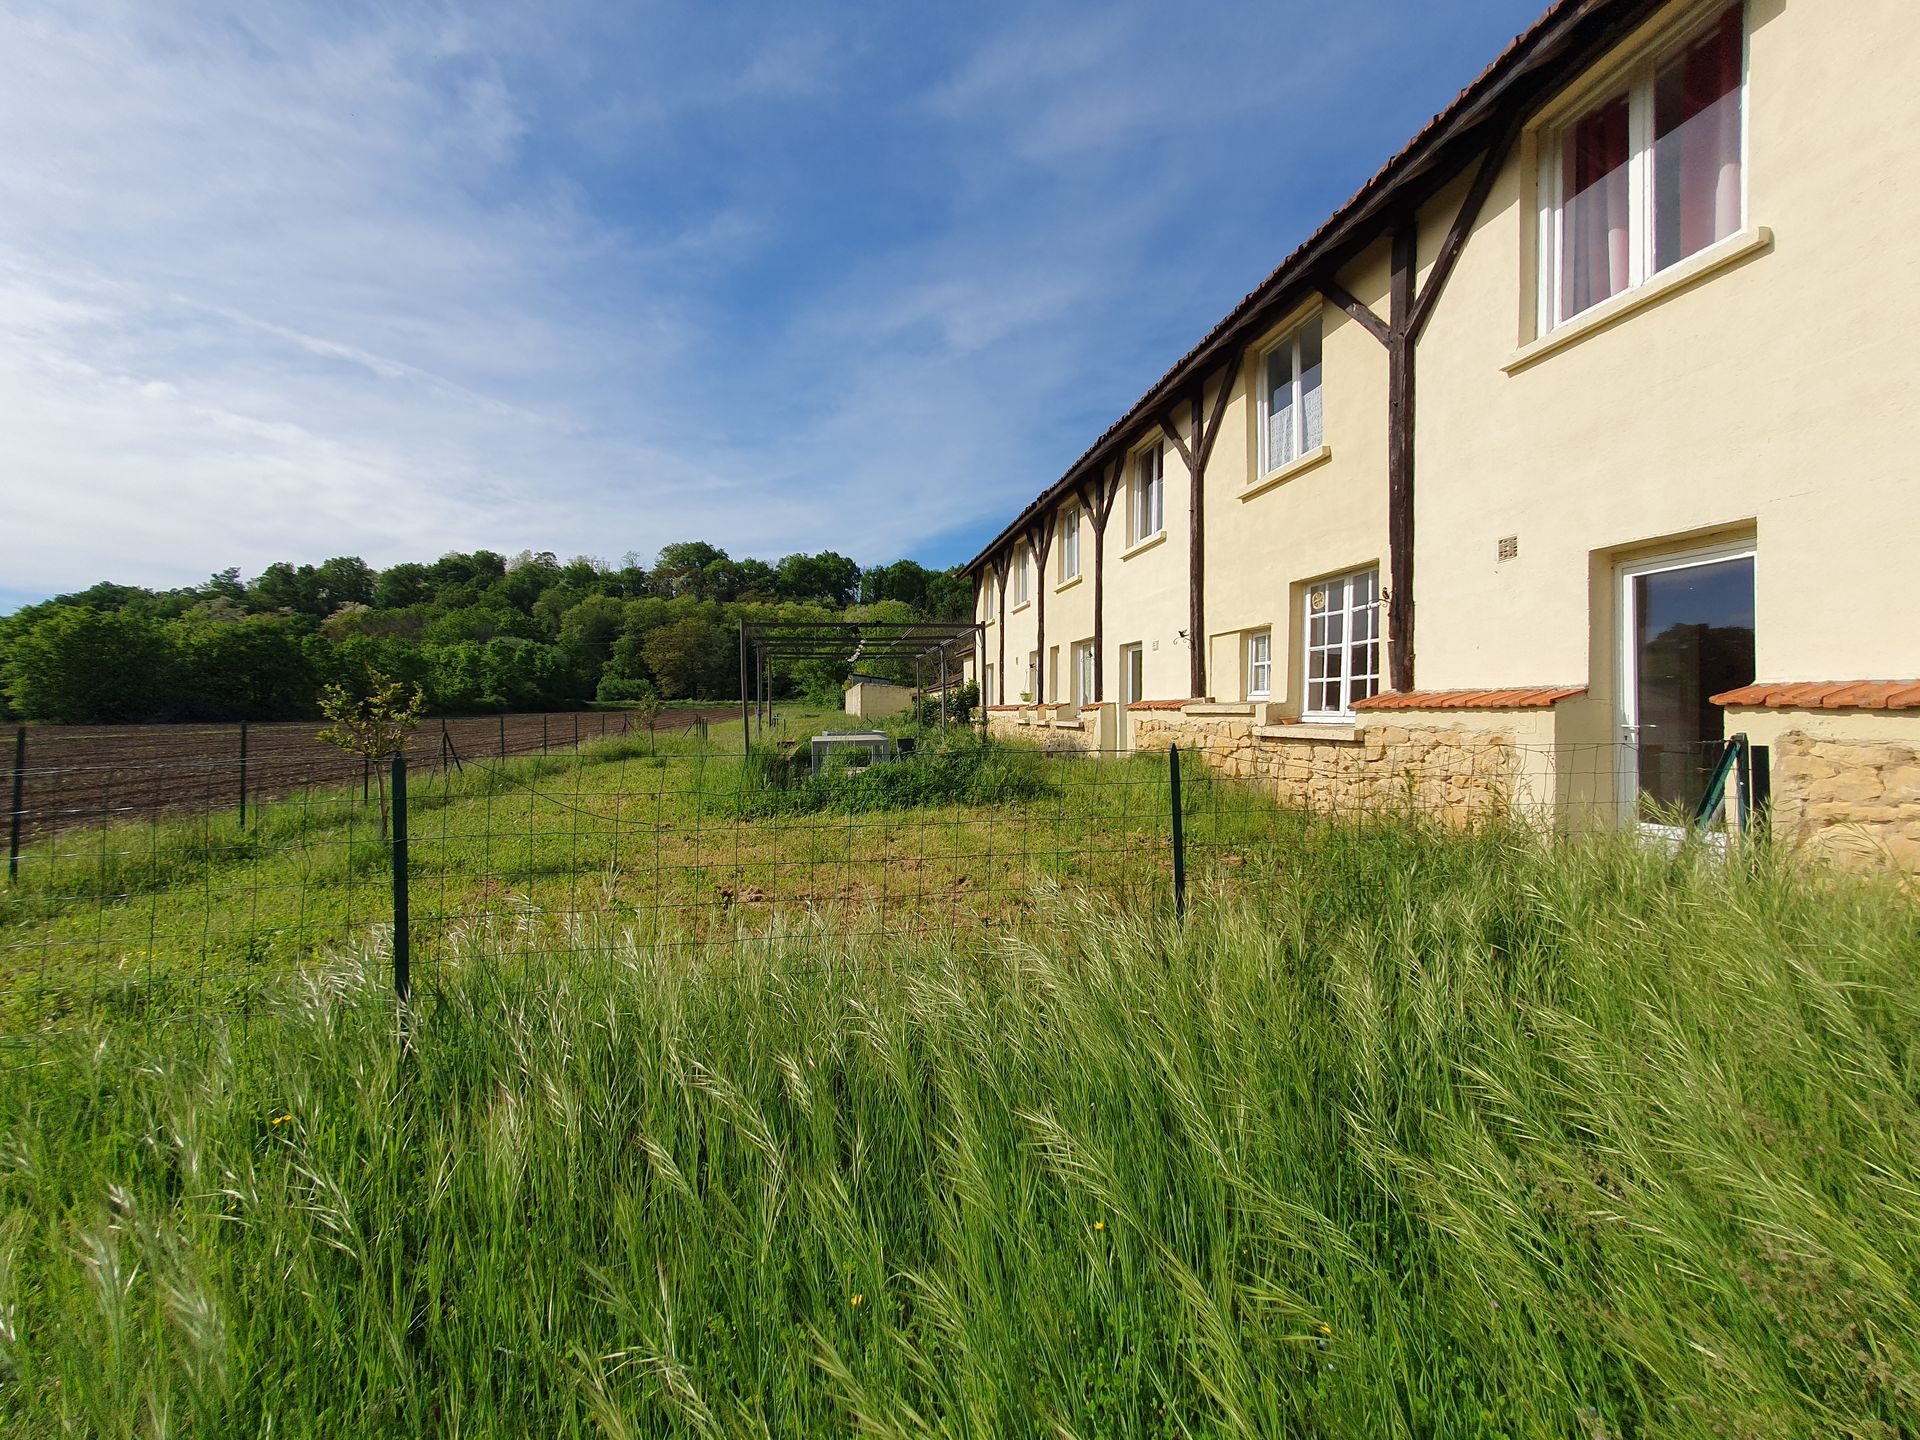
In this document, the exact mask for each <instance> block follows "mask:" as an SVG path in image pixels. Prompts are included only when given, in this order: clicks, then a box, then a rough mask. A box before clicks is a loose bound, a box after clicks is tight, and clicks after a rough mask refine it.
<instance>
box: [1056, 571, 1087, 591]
mask: <svg viewBox="0 0 1920 1440" xmlns="http://www.w3.org/2000/svg"><path fill="white" fill-rule="evenodd" d="M1079 583H1080V577H1079V576H1078V575H1077V574H1076V575H1069V576H1068V577H1067V578H1066V579H1064V580H1062V581H1061V582H1060V583H1059V584H1058V585H1056V586H1054V587H1053V593H1054V594H1056V595H1058V594H1059V593H1060V592H1061V591H1062V590H1071V589H1072V588H1073V587H1074V586H1076V585H1078V584H1079Z"/></svg>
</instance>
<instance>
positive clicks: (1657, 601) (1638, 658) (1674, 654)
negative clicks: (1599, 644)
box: [1633, 558, 1754, 819]
mask: <svg viewBox="0 0 1920 1440" xmlns="http://www.w3.org/2000/svg"><path fill="white" fill-rule="evenodd" d="M1633 612H1634V635H1633V663H1634V672H1635V673H1634V676H1633V689H1634V700H1635V706H1636V722H1637V724H1638V726H1639V734H1638V737H1637V747H1638V758H1637V763H1638V768H1639V783H1640V811H1641V817H1642V818H1643V819H1654V818H1656V817H1657V818H1661V819H1672V818H1673V817H1674V816H1675V815H1676V814H1682V813H1691V811H1692V810H1693V807H1694V806H1695V805H1697V804H1698V803H1699V801H1700V797H1701V796H1702V795H1703V794H1704V793H1705V791H1706V784H1707V777H1708V775H1709V774H1710V773H1711V772H1712V770H1713V766H1714V762H1715V761H1716V760H1717V759H1718V758H1719V752H1720V746H1721V743H1722V742H1723V741H1724V740H1725V739H1726V717H1725V715H1724V714H1723V713H1722V711H1721V710H1720V707H1719V706H1717V705H1713V704H1710V703H1708V697H1709V696H1712V695H1718V694H1719V693H1721V692H1722V691H1723V690H1734V689H1738V688H1739V687H1740V686H1742V685H1751V684H1752V683H1753V675H1754V658H1753V657H1754V649H1753V561H1752V559H1751V558H1742V559H1739V560H1720V561H1715V562H1713V563H1711V564H1707V565H1689V566H1687V567H1686V568H1685V569H1681V570H1662V571H1658V572H1656V573H1654V574H1651V575H1639V576H1636V577H1634V580H1633Z"/></svg>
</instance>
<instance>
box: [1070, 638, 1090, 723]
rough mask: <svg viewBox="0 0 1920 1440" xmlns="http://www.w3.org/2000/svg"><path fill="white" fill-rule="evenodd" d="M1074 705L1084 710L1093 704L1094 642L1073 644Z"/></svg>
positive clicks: (1084, 641)
mask: <svg viewBox="0 0 1920 1440" xmlns="http://www.w3.org/2000/svg"><path fill="white" fill-rule="evenodd" d="M1073 703H1074V705H1075V707H1076V708H1080V709H1084V708H1085V707H1086V706H1088V705H1091V704H1092V703H1093V641H1091V640H1076V641H1074V642H1073Z"/></svg>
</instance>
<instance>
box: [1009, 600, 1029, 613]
mask: <svg viewBox="0 0 1920 1440" xmlns="http://www.w3.org/2000/svg"><path fill="white" fill-rule="evenodd" d="M1032 608H1033V601H1031V600H1022V601H1021V602H1020V603H1019V604H1018V605H1015V606H1012V607H1011V608H1009V609H1008V611H1007V614H1009V615H1018V614H1019V613H1020V612H1021V611H1022V610H1031V609H1032Z"/></svg>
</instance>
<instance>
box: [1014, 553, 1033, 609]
mask: <svg viewBox="0 0 1920 1440" xmlns="http://www.w3.org/2000/svg"><path fill="white" fill-rule="evenodd" d="M1032 598H1033V564H1032V561H1031V560H1030V559H1029V558H1028V555H1027V547H1026V546H1024V545H1022V546H1021V547H1020V548H1019V549H1018V550H1017V551H1015V552H1014V556H1013V603H1014V604H1015V605H1024V604H1026V603H1027V601H1028V600H1030V599H1032Z"/></svg>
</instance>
